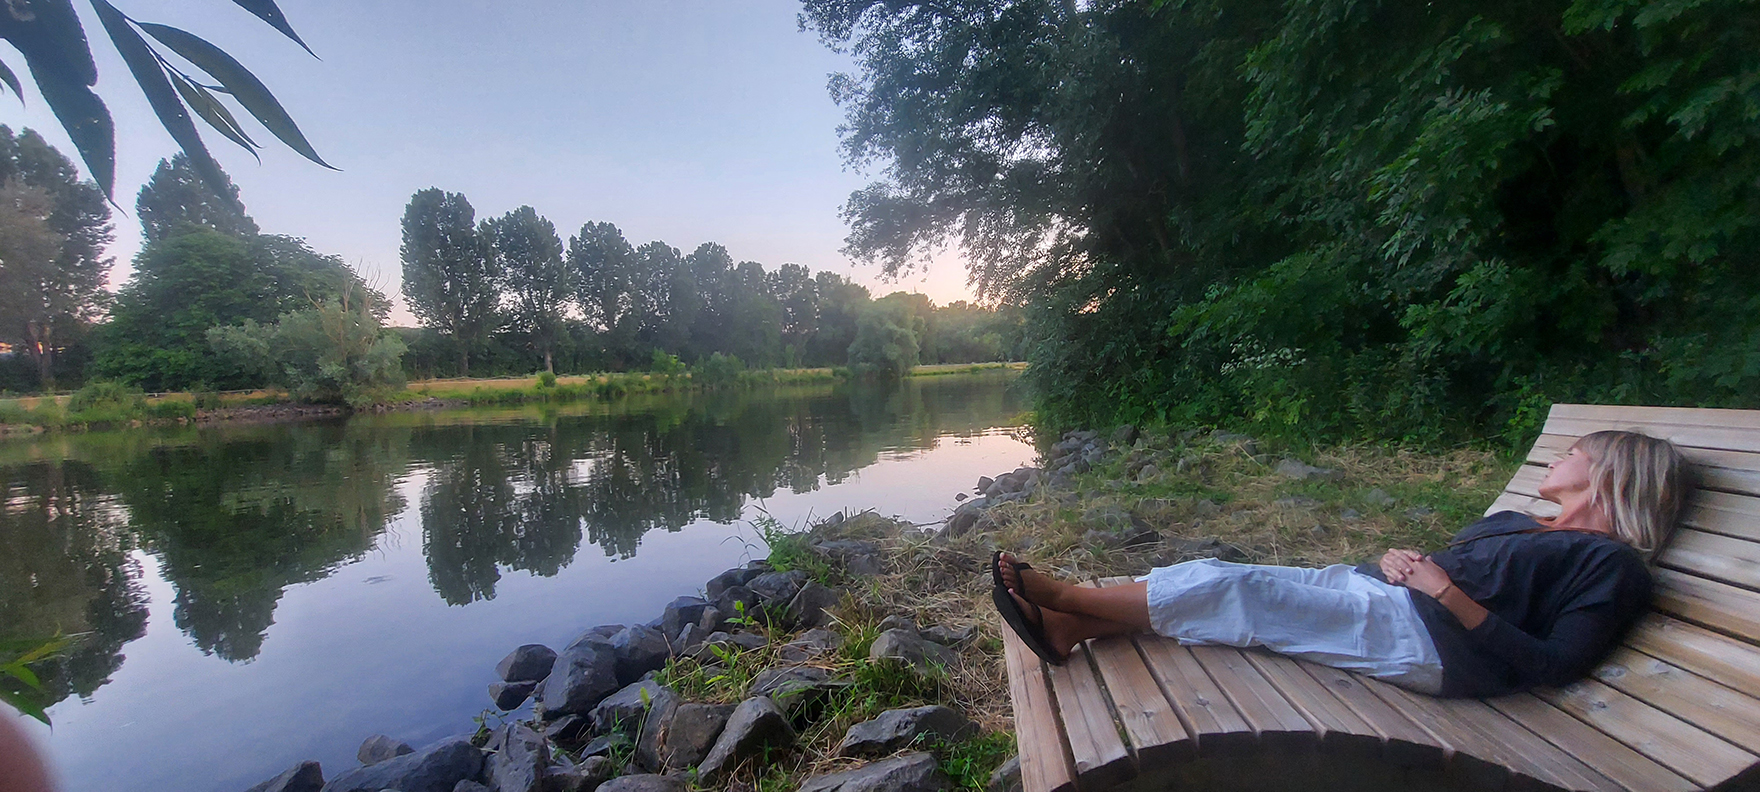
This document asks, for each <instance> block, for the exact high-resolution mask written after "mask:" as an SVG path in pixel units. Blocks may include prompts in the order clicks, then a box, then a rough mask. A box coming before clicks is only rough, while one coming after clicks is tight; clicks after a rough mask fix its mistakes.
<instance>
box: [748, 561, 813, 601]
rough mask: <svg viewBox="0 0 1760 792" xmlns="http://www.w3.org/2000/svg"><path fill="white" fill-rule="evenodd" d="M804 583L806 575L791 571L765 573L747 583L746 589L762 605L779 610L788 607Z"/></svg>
mask: <svg viewBox="0 0 1760 792" xmlns="http://www.w3.org/2000/svg"><path fill="white" fill-rule="evenodd" d="M806 582H807V573H805V572H802V571H800V570H798V569H791V570H789V571H787V572H765V573H764V574H762V575H759V576H757V577H755V578H752V579H751V580H750V581H749V582H747V583H746V588H749V589H751V590H752V591H754V592H757V594H758V597H759V599H760V600H761V601H762V602H763V603H764V604H766V605H774V606H776V607H779V608H780V607H784V606H786V605H788V603H789V601H790V600H793V599H794V595H795V594H798V593H800V590H801V586H803V585H806Z"/></svg>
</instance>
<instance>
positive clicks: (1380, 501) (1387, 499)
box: [1363, 487, 1397, 508]
mask: <svg viewBox="0 0 1760 792" xmlns="http://www.w3.org/2000/svg"><path fill="white" fill-rule="evenodd" d="M1363 502H1364V503H1367V504H1369V505H1371V506H1381V507H1383V508H1385V507H1388V506H1392V505H1393V504H1394V503H1396V502H1397V501H1395V500H1394V499H1393V496H1392V495H1389V494H1387V490H1384V489H1381V488H1380V487H1376V488H1375V489H1372V490H1369V494H1367V495H1364V496H1363Z"/></svg>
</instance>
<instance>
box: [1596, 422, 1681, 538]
mask: <svg viewBox="0 0 1760 792" xmlns="http://www.w3.org/2000/svg"><path fill="white" fill-rule="evenodd" d="M1572 447H1573V448H1578V449H1581V450H1582V451H1583V452H1584V453H1586V454H1588V455H1589V461H1590V463H1591V466H1592V467H1593V469H1594V473H1593V475H1592V476H1591V478H1590V482H1589V502H1590V503H1591V504H1594V505H1596V506H1599V507H1600V508H1601V509H1602V511H1604V512H1606V513H1607V516H1608V517H1609V518H1610V519H1611V520H1612V521H1613V534H1614V536H1615V537H1617V538H1618V539H1619V540H1620V541H1622V542H1625V543H1626V544H1628V545H1631V546H1632V547H1633V548H1634V549H1636V550H1637V551H1638V552H1640V553H1643V554H1644V556H1645V557H1646V558H1649V557H1652V556H1654V555H1655V553H1656V551H1658V550H1661V549H1662V546H1663V545H1664V544H1666V543H1667V542H1668V537H1669V535H1670V534H1673V533H1674V527H1675V523H1676V522H1677V521H1679V519H1680V513H1681V506H1682V504H1683V503H1685V501H1686V489H1687V487H1688V482H1687V471H1686V460H1685V459H1683V458H1682V456H1681V451H1680V449H1679V448H1676V447H1675V444H1674V443H1671V442H1669V441H1667V440H1662V439H1659V438H1655V437H1650V436H1648V435H1642V434H1638V433H1637V432H1594V433H1592V434H1586V435H1583V437H1582V438H1581V439H1579V440H1577V442H1576V445H1574V446H1572Z"/></svg>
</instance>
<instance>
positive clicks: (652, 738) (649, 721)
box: [636, 696, 679, 772]
mask: <svg viewBox="0 0 1760 792" xmlns="http://www.w3.org/2000/svg"><path fill="white" fill-rule="evenodd" d="M678 707H679V699H678V697H677V696H666V697H663V698H659V699H655V700H654V703H653V706H650V707H649V708H648V713H647V715H646V716H645V717H643V718H642V728H641V729H640V731H639V732H638V733H637V734H636V764H637V765H639V766H641V767H642V768H644V769H647V770H653V771H656V772H658V771H660V770H663V769H665V768H664V767H662V766H661V762H662V756H661V748H662V747H663V745H664V743H665V740H666V733H667V732H668V731H669V730H670V729H671V728H672V719H673V717H674V716H676V715H677V714H678Z"/></svg>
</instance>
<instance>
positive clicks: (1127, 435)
mask: <svg viewBox="0 0 1760 792" xmlns="http://www.w3.org/2000/svg"><path fill="white" fill-rule="evenodd" d="M1138 436H1139V434H1138V432H1137V427H1135V426H1133V425H1131V424H1125V425H1123V426H1120V427H1118V428H1117V429H1114V430H1112V437H1110V438H1107V439H1108V441H1110V442H1111V443H1112V444H1113V445H1115V446H1128V445H1130V444H1132V443H1135V442H1137V437H1138Z"/></svg>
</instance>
